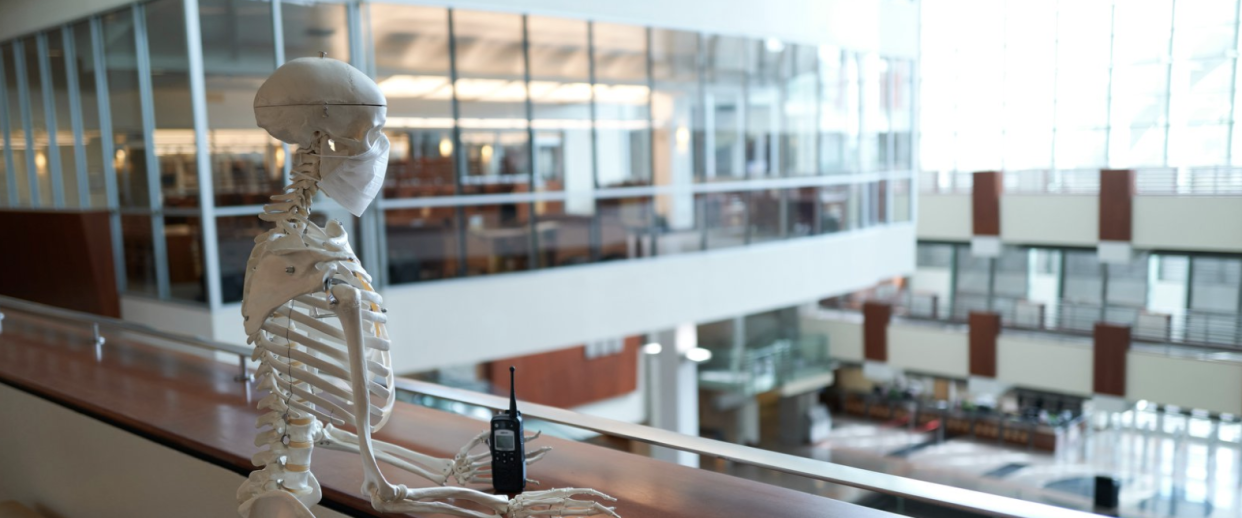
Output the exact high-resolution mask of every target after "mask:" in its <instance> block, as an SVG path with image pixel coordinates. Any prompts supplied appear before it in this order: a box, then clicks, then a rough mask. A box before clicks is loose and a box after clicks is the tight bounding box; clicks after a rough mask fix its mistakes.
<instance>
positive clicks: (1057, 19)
mask: <svg viewBox="0 0 1242 518" xmlns="http://www.w3.org/2000/svg"><path fill="white" fill-rule="evenodd" d="M1053 8H1054V9H1056V15H1055V16H1054V18H1053V21H1052V139H1051V141H1050V148H1051V149H1050V150H1049V154H1048V168H1049V169H1050V170H1052V171H1056V170H1057V119H1058V116H1057V104H1058V103H1057V99H1058V96H1057V89H1058V88H1059V87H1060V86H1061V85H1060V81H1061V2H1060V0H1057V2H1056V4H1055V6H1054V7H1053Z"/></svg>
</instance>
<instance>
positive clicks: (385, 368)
mask: <svg viewBox="0 0 1242 518" xmlns="http://www.w3.org/2000/svg"><path fill="white" fill-rule="evenodd" d="M321 266H326V267H328V268H333V269H334V270H335V271H336V273H334V274H333V275H332V277H331V279H330V281H329V283H328V286H325V289H324V290H322V291H318V292H315V293H310V294H305V295H301V296H298V297H296V298H294V299H293V300H291V301H288V302H286V303H285V304H284V305H282V306H280V307H279V308H278V309H277V310H276V311H274V312H272V314H271V315H270V316H269V317H268V318H267V319H266V320H265V321H264V322H263V326H262V331H261V332H260V333H258V336H257V337H256V340H255V347H256V353H255V355H256V357H257V358H256V359H258V360H259V361H260V366H259V371H258V373H257V374H258V375H259V376H260V379H261V382H262V383H261V385H260V388H265V389H267V390H270V391H271V394H270V395H269V396H268V397H269V398H277V399H278V400H279V401H272V403H274V404H275V406H278V407H287V408H289V409H292V410H294V411H300V412H303V413H306V414H310V415H313V416H315V417H317V418H319V419H320V420H321V421H323V422H324V423H332V424H334V425H338V426H339V425H341V424H345V423H348V424H350V425H353V424H354V423H355V421H354V418H355V416H357V415H359V414H360V413H364V412H365V413H366V414H367V415H368V417H369V420H370V423H371V427H372V429H373V430H379V429H380V428H382V427H383V426H384V424H385V423H386V422H387V421H388V417H389V416H390V415H391V413H392V408H393V403H394V401H395V399H396V394H395V391H394V389H393V373H392V363H391V360H390V356H389V350H390V343H389V340H388V332H387V329H386V327H385V324H386V322H387V317H386V316H385V315H384V312H383V309H382V307H381V304H382V303H383V299H382V298H380V295H379V294H378V293H375V291H374V290H372V289H371V286H370V283H369V276H367V275H366V272H364V271H363V270H362V269H361V267H360V266H358V265H357V263H355V262H352V261H350V262H345V261H342V262H337V263H332V264H328V265H321ZM336 284H348V285H350V286H353V287H355V288H357V289H358V290H359V291H360V293H361V299H362V311H361V313H362V319H363V322H362V323H363V326H362V328H363V348H364V351H365V353H364V355H363V358H362V361H364V362H365V363H366V365H365V372H366V373H367V380H365V387H366V391H367V392H368V397H367V401H368V408H356V407H355V404H354V397H353V391H354V389H353V387H354V386H355V384H354V383H353V382H352V381H353V380H352V377H351V375H350V372H351V371H350V361H351V360H350V355H349V348H348V346H347V345H346V341H345V334H344V332H343V331H342V328H341V325H340V322H339V320H338V319H337V316H336V313H335V311H334V309H335V307H336V304H337V301H336V300H335V299H334V298H333V297H332V295H331V291H330V290H329V289H327V288H330V286H331V285H336ZM282 403H283V405H282Z"/></svg>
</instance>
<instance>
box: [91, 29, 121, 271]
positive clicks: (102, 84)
mask: <svg viewBox="0 0 1242 518" xmlns="http://www.w3.org/2000/svg"><path fill="white" fill-rule="evenodd" d="M90 28H91V54H92V57H91V59H92V63H93V64H94V66H95V104H96V107H97V108H98V110H99V149H100V154H102V155H103V156H102V157H101V159H102V161H101V163H102V164H103V173H104V199H105V202H106V204H107V208H108V213H109V214H108V224H109V227H110V228H111V233H112V262H113V269H114V270H115V274H116V285H117V289H118V290H119V291H120V292H121V293H124V292H125V291H126V288H127V286H128V285H129V284H128V280H127V279H126V277H127V274H126V272H125V247H124V246H123V245H124V243H123V241H122V237H121V214H120V212H118V209H119V208H120V197H119V195H118V194H117V184H116V165H115V164H114V163H113V161H112V160H113V158H112V155H113V153H114V152H115V151H114V149H113V146H112V106H111V105H110V104H109V102H110V99H111V97H110V96H109V94H108V65H107V59H106V57H105V54H104V39H103V22H102V21H101V20H100V19H99V17H94V18H91V19H90Z"/></svg>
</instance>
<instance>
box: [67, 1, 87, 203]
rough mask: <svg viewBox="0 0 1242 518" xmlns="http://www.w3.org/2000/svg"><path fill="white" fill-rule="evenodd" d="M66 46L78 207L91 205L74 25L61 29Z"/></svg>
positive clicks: (70, 122)
mask: <svg viewBox="0 0 1242 518" xmlns="http://www.w3.org/2000/svg"><path fill="white" fill-rule="evenodd" d="M60 34H61V41H62V42H63V44H64V46H65V83H66V84H67V85H68V86H67V88H68V89H69V92H68V97H69V124H70V125H71V126H73V162H74V164H73V165H74V174H75V175H76V177H77V179H78V182H77V183H78V208H81V209H85V208H88V207H90V206H91V188H90V187H91V186H90V177H89V176H87V174H86V139H85V137H83V136H82V131H83V130H82V91H81V87H80V86H79V85H78V66H77V63H78V49H77V42H76V41H75V38H74V34H73V27H72V26H69V25H64V26H62V27H61V29H60Z"/></svg>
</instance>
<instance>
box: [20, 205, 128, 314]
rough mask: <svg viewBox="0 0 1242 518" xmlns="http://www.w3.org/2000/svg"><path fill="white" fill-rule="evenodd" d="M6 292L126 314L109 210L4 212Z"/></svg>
mask: <svg viewBox="0 0 1242 518" xmlns="http://www.w3.org/2000/svg"><path fill="white" fill-rule="evenodd" d="M0 229H4V245H3V246H4V249H5V252H6V253H4V254H0V270H3V271H4V272H5V273H4V276H3V281H2V282H0V295H7V296H10V297H17V298H19V299H26V300H29V301H33V302H39V303H42V304H48V305H52V306H59V307H62V308H66V309H72V310H75V311H85V312H88V313H95V314H97V315H104V316H109V317H115V318H120V316H121V302H120V299H119V295H118V292H117V286H116V270H115V269H114V268H113V264H114V263H113V261H112V233H111V230H110V227H109V226H108V213H107V212H102V211H101V212H68V211H56V212H52V211H16V210H0Z"/></svg>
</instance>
